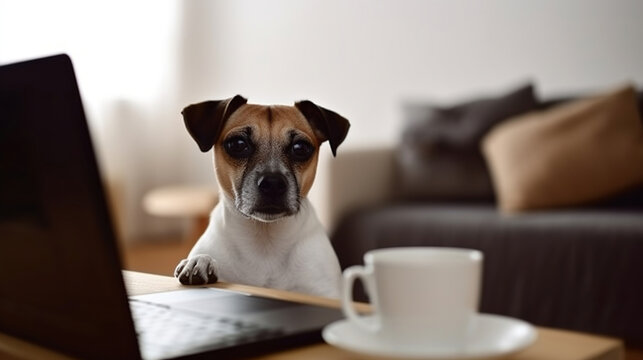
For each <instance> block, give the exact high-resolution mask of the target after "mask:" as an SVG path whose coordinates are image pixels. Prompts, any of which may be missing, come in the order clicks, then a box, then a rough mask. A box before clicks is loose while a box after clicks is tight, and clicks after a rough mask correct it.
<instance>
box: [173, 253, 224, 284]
mask: <svg viewBox="0 0 643 360" xmlns="http://www.w3.org/2000/svg"><path fill="white" fill-rule="evenodd" d="M216 264H217V262H216V261H215V260H214V259H213V258H212V257H211V256H210V255H205V254H199V255H196V256H193V257H191V258H188V259H183V260H181V262H179V265H177V266H176V269H174V277H176V278H178V279H179V281H180V282H181V284H184V285H202V284H211V283H215V282H217V279H218V278H217V272H216Z"/></svg>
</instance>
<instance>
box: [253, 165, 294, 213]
mask: <svg viewBox="0 0 643 360" xmlns="http://www.w3.org/2000/svg"><path fill="white" fill-rule="evenodd" d="M257 189H258V190H259V195H260V198H259V203H258V204H257V207H256V208H255V211H257V212H261V213H264V214H280V213H284V212H288V206H287V203H286V202H287V199H286V193H287V192H288V179H286V177H285V176H284V175H282V174H280V173H266V174H263V175H261V176H259V180H258V181H257Z"/></svg>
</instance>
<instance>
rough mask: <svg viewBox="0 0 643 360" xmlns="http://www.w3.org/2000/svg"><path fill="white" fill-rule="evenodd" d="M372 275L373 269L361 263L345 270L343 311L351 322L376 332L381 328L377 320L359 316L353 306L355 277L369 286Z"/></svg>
mask: <svg viewBox="0 0 643 360" xmlns="http://www.w3.org/2000/svg"><path fill="white" fill-rule="evenodd" d="M371 276H372V270H369V269H366V268H364V267H363V266H359V265H356V266H351V267H349V268H347V269H346V270H344V273H343V281H342V311H343V312H344V315H345V316H346V317H347V318H348V319H349V320H350V321H351V322H353V323H354V324H356V325H357V326H359V327H360V328H362V329H364V330H366V331H370V332H375V331H377V330H378V329H379V326H378V325H377V324H376V323H375V322H370V321H366V320H365V319H364V318H363V317H362V316H359V315H358V314H357V311H355V307H354V306H353V285H354V283H355V279H357V278H360V279H361V280H362V282H363V283H364V286H367V284H369V278H370V277H371ZM369 296H370V295H369Z"/></svg>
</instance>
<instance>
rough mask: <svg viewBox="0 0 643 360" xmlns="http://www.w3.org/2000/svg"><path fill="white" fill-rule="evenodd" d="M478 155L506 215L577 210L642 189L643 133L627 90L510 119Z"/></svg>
mask: <svg viewBox="0 0 643 360" xmlns="http://www.w3.org/2000/svg"><path fill="white" fill-rule="evenodd" d="M483 149H484V154H485V156H486V159H487V161H488V164H489V167H490V169H491V173H492V178H493V181H494V186H495V190H496V194H497V196H498V202H499V205H500V208H501V209H502V210H504V211H507V212H516V211H521V210H529V209H538V208H547V207H558V206H571V205H579V204H583V203H587V202H590V201H596V200H598V199H601V198H605V197H608V196H610V195H613V194H616V193H618V192H619V191H623V190H626V189H628V188H631V187H633V186H635V185H637V184H641V183H643V126H642V124H641V119H640V116H639V111H638V107H637V98H636V93H635V91H634V89H632V87H630V86H627V87H624V88H621V89H618V90H616V91H613V92H610V93H608V94H606V95H602V96H595V97H591V98H586V99H581V100H577V101H573V102H569V103H564V104H562V105H559V106H556V107H553V108H552V109H549V110H545V111H542V112H533V113H530V114H526V115H522V116H518V117H516V118H514V119H510V120H508V121H507V122H505V123H503V124H501V125H499V126H497V127H496V128H494V129H493V130H492V131H491V132H490V133H489V134H488V135H487V136H486V138H485V139H484V140H483Z"/></svg>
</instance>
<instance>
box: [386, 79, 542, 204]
mask: <svg viewBox="0 0 643 360" xmlns="http://www.w3.org/2000/svg"><path fill="white" fill-rule="evenodd" d="M537 107H538V102H537V100H536V97H535V96H534V90H533V87H532V85H526V86H523V87H520V88H519V89H516V90H514V91H511V92H510V93H507V94H505V95H502V96H498V97H494V98H485V99H478V100H475V101H468V102H465V103H461V104H458V105H455V106H451V107H439V106H433V105H427V104H408V105H406V106H405V109H404V110H405V117H406V119H405V120H406V128H405V130H404V131H403V134H402V141H401V143H400V145H399V148H398V151H397V154H396V163H397V171H396V173H397V175H398V176H399V179H398V180H399V181H398V182H397V184H399V186H400V195H401V197H402V198H405V199H412V200H426V199H431V200H489V201H491V200H493V198H494V194H493V187H492V185H491V180H490V178H489V173H488V171H487V168H486V164H485V161H484V158H483V157H482V154H481V153H480V149H479V142H480V139H481V138H482V137H483V136H484V135H485V133H486V132H487V131H488V130H489V129H490V128H491V127H493V126H494V125H496V124H498V123H499V122H501V121H503V120H505V119H506V118H509V117H512V116H515V115H518V114H522V113H525V112H528V111H531V110H534V109H536V108H537Z"/></svg>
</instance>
